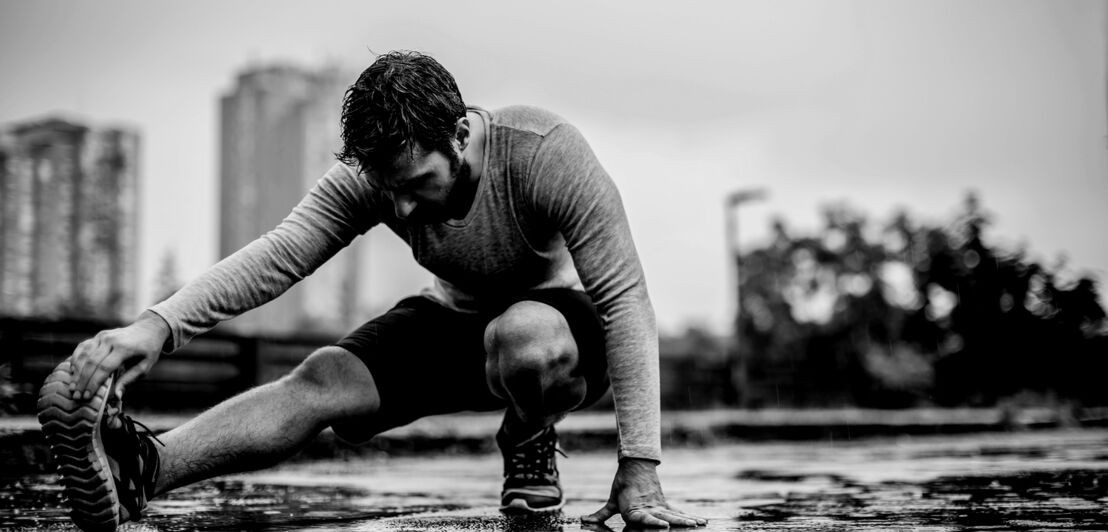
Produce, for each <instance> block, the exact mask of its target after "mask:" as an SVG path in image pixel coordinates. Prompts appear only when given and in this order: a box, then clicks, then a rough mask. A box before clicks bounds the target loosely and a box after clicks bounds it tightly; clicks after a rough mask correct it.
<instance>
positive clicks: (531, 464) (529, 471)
mask: <svg viewBox="0 0 1108 532" xmlns="http://www.w3.org/2000/svg"><path fill="white" fill-rule="evenodd" d="M555 454H560V455H562V456H563V457H566V453H565V452H564V451H562V449H561V448H559V447H558V434H557V433H556V432H554V428H553V427H547V428H545V429H543V431H542V432H539V433H538V434H536V435H535V436H534V437H532V438H531V439H529V440H526V441H524V442H522V443H519V444H517V445H515V446H514V447H512V448H511V449H508V450H505V452H504V476H506V477H512V478H517V479H528V480H549V479H556V478H558V465H557V458H556V457H555Z"/></svg>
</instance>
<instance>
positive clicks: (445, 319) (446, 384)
mask: <svg viewBox="0 0 1108 532" xmlns="http://www.w3.org/2000/svg"><path fill="white" fill-rule="evenodd" d="M520 301H538V302H540V303H545V304H547V305H550V306H551V307H554V308H555V309H557V310H558V311H559V312H560V313H561V314H562V316H564V317H565V319H566V322H567V323H568V324H569V328H570V331H571V333H572V334H573V338H574V340H576V342H577V352H578V358H577V360H578V362H577V368H576V369H575V370H574V371H573V373H572V374H573V375H575V376H582V377H584V378H585V382H586V384H587V388H586V393H585V400H584V401H583V402H582V403H581V405H579V406H578V408H584V407H586V406H589V405H591V404H593V403H595V402H596V401H597V400H598V399H600V397H601V396H603V395H604V393H605V392H606V391H607V390H608V362H607V358H606V356H605V345H604V329H603V325H602V323H601V321H600V316H599V314H598V313H597V311H596V307H595V306H594V305H593V303H592V300H590V299H589V297H588V295H586V294H584V293H583V292H579V291H577V290H570V289H543V290H533V291H529V292H526V293H523V294H521V295H520V296H519V297H516V298H513V299H508V300H505V301H503V302H501V303H499V304H497V305H493V306H492V307H491V310H490V311H489V312H486V313H464V312H458V311H455V310H452V309H449V308H447V307H444V306H442V305H441V304H439V303H437V302H435V301H433V300H431V299H429V298H426V297H422V296H416V297H409V298H407V299H404V300H402V301H400V303H398V304H397V305H396V306H395V307H393V308H392V309H391V310H389V311H388V312H386V313H385V314H383V315H381V316H378V317H377V318H374V319H373V320H371V321H369V322H368V323H366V324H364V325H362V326H361V327H359V328H358V329H357V330H355V331H354V332H352V333H350V335H348V336H347V337H346V338H343V339H342V340H341V341H339V342H338V343H336V344H335V345H336V346H338V347H341V348H343V349H346V350H347V351H350V352H351V353H354V354H355V355H356V356H357V357H358V358H360V359H361V360H362V362H364V363H365V365H366V366H367V367H368V368H369V371H370V373H371V374H372V375H373V381H374V382H375V383H376V385H377V392H378V393H379V395H380V397H381V404H380V408H379V410H378V412H377V413H376V414H375V415H373V416H372V421H370V422H368V423H371V426H367V425H366V424H359V423H358V422H357V421H353V422H347V423H344V424H342V425H336V426H335V427H334V429H335V432H336V434H338V435H339V436H341V437H342V438H344V439H346V440H349V441H355V442H357V441H363V440H365V439H368V438H369V437H371V436H372V435H373V434H378V433H380V432H384V431H386V430H388V429H390V428H394V427H399V426H402V425H406V424H408V423H411V422H412V421H415V420H416V419H419V418H421V417H424V416H430V415H435V414H447V413H453V412H462V411H490V410H497V409H501V408H505V407H507V406H508V405H507V402H506V401H504V400H503V399H500V398H497V397H496V396H494V395H493V394H492V392H490V391H489V387H488V383H487V380H486V378H485V359H486V354H485V345H484V338H485V327H486V326H487V325H488V324H489V322H490V321H492V320H493V319H495V318H496V317H497V316H499V315H500V314H502V313H503V312H504V311H505V310H507V309H508V307H510V306H511V305H513V304H515V303H518V302H520Z"/></svg>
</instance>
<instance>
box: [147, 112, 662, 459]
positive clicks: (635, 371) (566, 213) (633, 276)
mask: <svg viewBox="0 0 1108 532" xmlns="http://www.w3.org/2000/svg"><path fill="white" fill-rule="evenodd" d="M474 110H475V111H477V112H478V113H479V114H480V115H481V116H482V118H483V119H484V121H485V124H486V126H487V127H486V136H485V150H484V153H485V164H484V171H483V173H482V175H481V177H480V180H479V182H478V185H477V192H476V196H475V198H474V202H473V205H472V206H471V208H470V210H469V213H468V214H467V215H466V217H465V219H464V220H450V221H447V222H443V223H438V224H430V225H408V224H405V223H404V222H403V221H401V220H399V219H398V218H396V216H395V211H394V209H393V206H392V203H391V202H390V200H389V199H388V198H387V197H386V196H385V195H384V194H383V193H381V192H379V191H377V190H375V189H373V188H372V187H370V186H369V184H368V183H367V181H366V180H365V178H364V176H362V175H359V174H358V172H357V171H356V170H354V169H352V168H350V167H348V166H346V165H344V164H341V163H340V164H336V165H335V166H334V167H332V168H331V169H330V170H329V171H328V172H327V173H326V174H325V175H324V176H323V178H322V179H321V180H320V181H319V183H318V184H316V186H315V187H314V188H313V189H312V190H311V192H309V193H308V195H307V196H306V197H305V198H304V199H303V200H301V202H300V204H299V205H297V206H296V207H295V208H294V209H293V211H292V213H291V214H289V216H288V217H287V218H285V220H284V221H282V222H281V224H280V225H278V226H277V227H276V228H275V229H273V230H272V231H270V232H268V233H266V234H265V235H263V236H262V237H260V238H258V239H257V240H255V241H254V242H252V243H250V244H248V245H247V246H246V247H244V248H242V249H241V250H239V251H238V252H236V253H234V254H233V255H231V256H229V257H227V258H226V259H224V260H222V261H220V262H219V263H218V264H216V265H215V266H213V267H212V268H211V269H210V270H208V271H207V272H206V273H204V274H203V275H201V276H200V277H199V278H197V279H195V280H193V281H192V282H190V283H188V284H187V285H186V286H185V287H184V288H182V289H181V290H180V291H178V292H177V293H176V294H174V295H173V296H172V297H170V298H169V299H167V300H166V301H163V302H162V303H159V304H157V305H155V306H154V307H153V308H151V309H150V310H151V311H153V312H154V313H156V314H158V315H159V316H161V317H162V318H163V319H165V321H166V323H168V324H169V326H170V329H171V331H172V345H173V349H177V348H180V347H181V346H182V345H184V344H185V343H186V342H188V341H189V340H190V339H191V338H192V337H194V336H196V335H198V334H200V333H203V332H204V331H207V330H208V329H210V328H212V327H214V326H215V325H216V324H217V323H218V322H220V321H222V320H227V319H230V318H233V317H235V316H237V315H239V314H242V313H243V312H246V311H247V310H250V309H253V308H255V307H258V306H260V305H262V304H264V303H266V302H268V301H270V300H272V299H274V298H276V297H277V296H279V295H280V294H282V293H283V292H284V291H285V290H288V289H289V287H291V286H292V285H293V284H295V283H296V282H298V281H300V280H301V279H303V278H305V277H307V276H308V275H310V274H311V273H312V272H314V271H315V270H316V268H318V267H319V266H321V265H322V264H323V263H324V262H326V261H327V260H328V259H330V258H331V257H332V256H334V255H335V254H336V253H337V252H338V251H339V250H341V249H342V248H344V247H346V246H347V245H349V244H350V242H351V241H353V240H354V239H355V238H356V237H357V236H358V235H360V234H363V233H365V232H366V231H368V230H369V229H370V228H372V227H374V226H375V225H378V224H384V225H386V226H388V227H389V228H390V229H391V230H392V231H393V232H395V233H396V234H397V235H399V236H400V238H401V239H403V240H404V241H405V242H407V243H408V245H409V246H411V248H412V254H413V255H414V256H415V259H416V261H418V262H419V264H421V265H422V266H424V267H425V268H427V269H428V270H429V271H430V272H431V273H432V274H434V275H435V282H434V285H433V286H431V287H429V288H427V289H425V290H424V291H423V295H425V296H426V297H429V298H431V299H434V300H435V301H438V302H439V303H441V304H443V305H445V306H447V307H450V308H453V309H456V310H459V311H462V312H473V311H477V310H480V309H481V307H482V304H483V303H484V302H491V301H496V300H499V299H501V298H503V297H505V296H507V295H511V294H513V293H518V292H521V291H524V290H528V289H532V288H572V289H577V290H584V291H585V292H586V293H587V294H588V295H589V296H590V297H591V298H592V300H593V302H595V304H596V306H597V309H598V310H599V312H600V316H601V319H602V321H603V324H604V330H605V334H606V342H607V357H608V375H609V377H610V380H611V382H612V392H613V396H614V399H615V405H616V421H617V428H618V431H619V441H620V446H619V456H620V457H621V458H622V457H635V458H648V459H653V460H660V459H661V442H660V429H659V427H660V419H659V417H660V412H659V399H658V396H659V384H658V333H657V329H656V327H655V323H654V310H653V307H652V306H651V303H650V298H649V296H648V295H647V290H646V281H645V279H644V277H643V272H642V267H641V265H640V263H639V258H638V254H637V252H636V251H635V244H634V242H633V241H632V239H631V231H630V228H629V226H628V223H627V216H626V215H625V214H624V210H623V203H622V201H621V199H620V196H619V192H618V191H617V190H616V187H615V185H614V183H612V180H611V178H609V177H608V174H607V173H606V172H605V171H604V169H603V168H602V167H601V166H600V163H599V162H598V161H597V159H596V156H595V155H594V154H593V151H592V149H591V148H590V147H589V145H588V144H587V143H586V142H585V139H584V138H583V137H582V135H581V133H580V132H579V131H577V129H576V128H574V127H573V126H572V125H570V124H568V123H566V122H565V121H564V120H563V119H561V118H560V117H558V116H556V115H554V114H553V113H550V112H547V111H544V110H541V109H537V108H534V107H523V106H513V107H507V108H504V109H500V110H496V111H493V112H491V113H489V112H487V111H484V110H481V109H474Z"/></svg>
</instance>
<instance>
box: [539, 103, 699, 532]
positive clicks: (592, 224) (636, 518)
mask: <svg viewBox="0 0 1108 532" xmlns="http://www.w3.org/2000/svg"><path fill="white" fill-rule="evenodd" d="M527 185H528V186H527V187H525V194H526V195H527V196H528V198H526V199H527V200H528V202H529V203H530V204H531V205H532V206H534V208H535V209H536V210H537V212H538V213H540V215H542V216H543V217H544V218H546V219H547V220H549V221H551V222H552V223H554V224H555V225H556V226H557V227H558V229H559V231H560V232H561V233H562V235H563V237H565V240H566V245H567V247H568V248H569V252H570V254H571V255H572V256H573V262H574V264H575V266H576V267H577V272H578V274H579V275H580V277H581V281H582V283H583V284H584V286H585V290H586V291H587V292H588V294H589V296H590V297H591V298H592V299H593V302H594V303H595V304H596V306H597V309H598V310H599V312H600V316H601V319H602V320H603V323H604V330H605V338H606V347H607V357H608V376H609V379H610V380H611V383H612V395H613V398H614V400H615V406H616V424H617V430H618V434H619V462H620V465H619V469H618V471H617V473H616V478H615V480H614V482H613V484H612V494H611V498H610V500H609V502H608V504H607V505H605V507H604V508H602V509H601V510H600V511H598V512H596V513H594V514H592V515H591V516H587V517H585V518H584V519H585V520H586V521H589V522H603V521H605V520H607V519H608V517H610V516H612V515H614V513H617V512H618V513H621V514H622V515H623V518H624V520H625V521H626V522H627V523H628V524H638V525H644V526H668V525H667V524H666V523H670V524H674V525H681V526H695V525H698V524H704V523H706V521H704V520H703V519H699V518H696V517H693V516H689V515H686V514H683V513H681V512H679V511H677V510H675V509H673V508H671V507H670V506H669V505H668V504H667V503H666V502H665V498H664V497H663V495H662V491H661V485H660V483H659V482H658V476H657V472H656V471H655V467H656V466H657V465H658V463H659V462H660V461H661V454H662V451H661V408H660V403H659V401H660V400H659V395H660V392H659V377H658V332H657V328H656V325H655V319H654V309H653V307H652V306H651V303H650V296H649V295H648V293H647V289H646V279H645V277H644V275H643V271H642V265H641V264H640V262H639V257H638V252H637V251H636V250H635V244H634V241H633V240H632V238H631V229H630V225H629V224H628V222H627V216H626V214H625V213H624V209H623V202H622V200H621V199H620V196H619V191H618V190H616V187H615V184H614V183H613V182H612V180H611V178H610V177H609V176H608V174H607V173H606V172H605V171H604V169H603V167H601V166H600V163H599V161H597V160H596V156H595V155H594V154H593V152H592V149H591V148H590V147H589V145H588V143H587V142H585V139H584V138H583V137H582V136H581V134H580V132H578V131H577V130H576V129H575V128H574V127H573V126H571V125H569V124H561V125H559V126H557V127H555V128H554V129H553V130H552V131H551V132H550V133H548V134H547V135H546V137H545V138H544V139H543V141H542V145H541V146H540V148H539V150H538V152H537V153H536V155H535V159H534V161H533V162H532V165H531V169H530V172H529V181H528V183H527Z"/></svg>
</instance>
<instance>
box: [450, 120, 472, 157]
mask: <svg viewBox="0 0 1108 532" xmlns="http://www.w3.org/2000/svg"><path fill="white" fill-rule="evenodd" d="M469 135H470V129H469V118H468V117H465V116H463V117H461V118H459V119H458V121H457V122H455V123H454V140H456V141H458V151H460V152H462V151H466V146H469V138H470V137H469Z"/></svg>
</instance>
